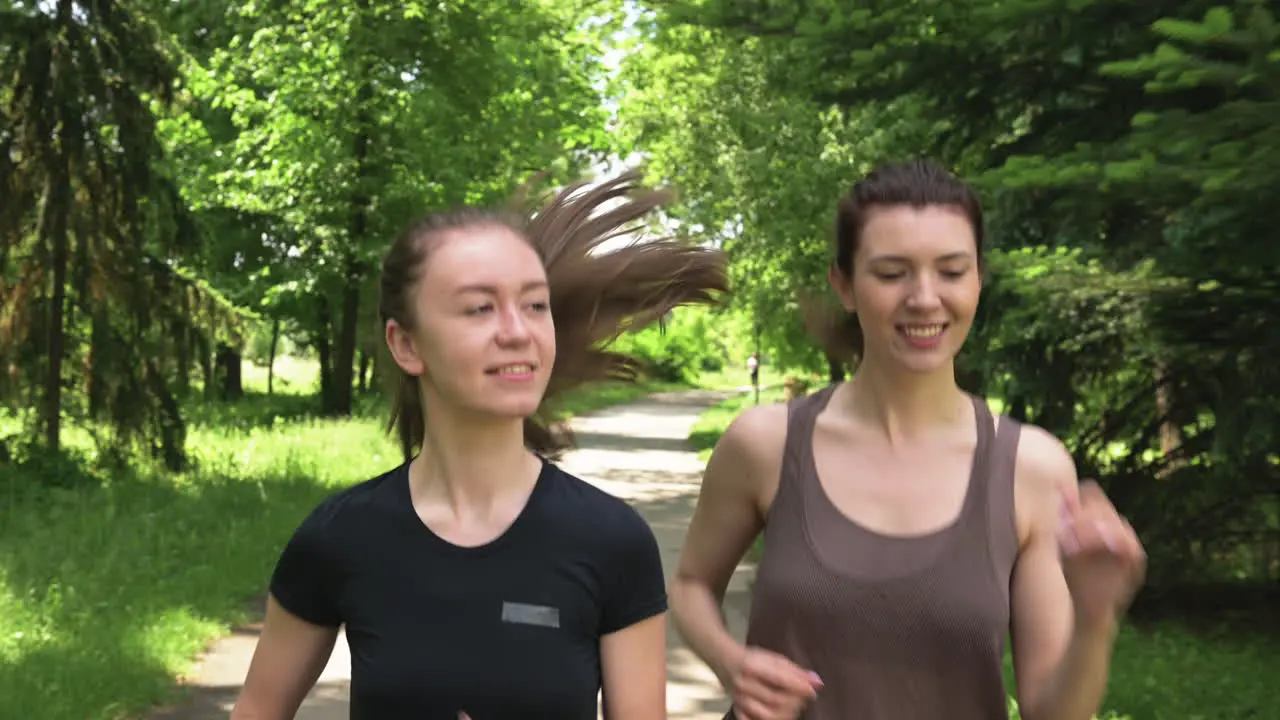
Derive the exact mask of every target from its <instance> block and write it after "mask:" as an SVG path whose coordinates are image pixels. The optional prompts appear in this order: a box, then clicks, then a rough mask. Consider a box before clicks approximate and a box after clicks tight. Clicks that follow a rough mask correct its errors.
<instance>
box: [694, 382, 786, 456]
mask: <svg viewBox="0 0 1280 720" xmlns="http://www.w3.org/2000/svg"><path fill="white" fill-rule="evenodd" d="M782 397H783V396H782V388H781V387H770V388H763V389H761V390H760V404H761V405H767V404H769V403H775V402H780V401H781V400H782ZM755 404H756V395H755V392H754V391H748V392H745V393H743V394H741V395H734V396H733V397H731V398H729V399H728V400H725V401H724V402H721V403H719V404H717V405H714V406H712V407H710V408H708V409H707V410H706V411H704V412H703V413H702V414H701V415H699V416H698V420H697V422H695V423H694V424H693V428H692V429H691V430H690V431H689V444H690V445H691V446H692V447H693V449H694V450H695V451H697V453H698V457H699V458H700V459H701V460H702V461H703V462H706V461H707V459H708V458H710V457H711V450H712V449H713V448H715V446H716V442H718V441H719V440H720V436H721V435H723V434H724V431H725V430H728V429H729V424H730V423H732V422H733V419H734V418H736V417H737V416H738V415H739V414H740V413H741V412H742V411H743V410H746V409H747V408H749V407H751V406H753V405H755Z"/></svg>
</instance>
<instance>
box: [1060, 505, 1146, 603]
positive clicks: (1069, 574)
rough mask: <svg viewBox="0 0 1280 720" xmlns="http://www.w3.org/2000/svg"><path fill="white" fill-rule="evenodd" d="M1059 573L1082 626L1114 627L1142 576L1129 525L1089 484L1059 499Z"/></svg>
mask: <svg viewBox="0 0 1280 720" xmlns="http://www.w3.org/2000/svg"><path fill="white" fill-rule="evenodd" d="M1058 545H1059V547H1060V548H1061V551H1062V569H1063V573H1064V574H1065V575H1066V579H1067V587H1068V588H1069V589H1070V590H1071V599H1072V601H1073V603H1074V605H1075V611H1076V621H1077V623H1082V624H1083V625H1084V626H1085V627H1088V628H1095V627H1108V628H1110V627H1115V625H1116V624H1117V623H1118V621H1119V618H1120V617H1121V616H1122V615H1123V614H1124V612H1125V611H1126V610H1127V609H1128V608H1129V603H1130V602H1131V601H1132V600H1133V596H1134V594H1135V593H1137V591H1138V588H1139V587H1140V586H1141V585H1142V580H1143V578H1144V576H1145V574H1146V567H1147V554H1146V552H1145V551H1144V550H1143V549H1142V543H1141V542H1140V541H1139V540H1138V535H1137V534H1136V533H1135V532H1134V531H1133V527H1132V526H1130V525H1129V522H1128V521H1127V520H1125V519H1124V518H1123V517H1121V516H1120V514H1119V513H1118V512H1116V509H1115V506H1113V505H1112V504H1111V501H1110V500H1109V499H1107V496H1106V493H1104V492H1103V491H1102V488H1101V487H1099V486H1098V483H1096V482H1094V481H1093V480H1085V481H1083V482H1081V483H1080V494H1079V497H1078V498H1076V497H1070V496H1068V495H1065V494H1064V495H1063V502H1062V506H1061V513H1060V517H1059V523H1058Z"/></svg>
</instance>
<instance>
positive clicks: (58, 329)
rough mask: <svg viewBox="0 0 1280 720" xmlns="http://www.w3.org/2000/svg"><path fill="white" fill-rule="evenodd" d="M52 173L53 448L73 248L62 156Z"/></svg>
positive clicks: (47, 206)
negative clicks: (70, 244) (71, 246)
mask: <svg viewBox="0 0 1280 720" xmlns="http://www.w3.org/2000/svg"><path fill="white" fill-rule="evenodd" d="M50 169H51V170H52V175H51V176H50V179H49V181H48V183H47V184H46V185H45V196H44V207H43V208H42V213H41V219H40V230H41V232H42V234H44V237H45V241H46V242H47V243H48V244H49V255H50V264H51V265H52V267H51V270H52V272H53V287H52V288H51V289H52V291H53V292H52V294H51V296H50V298H49V325H48V327H47V328H46V330H47V334H46V336H45V357H46V358H48V361H49V364H48V367H47V374H46V375H45V381H44V407H43V413H44V418H43V419H44V440H45V444H46V445H47V446H48V448H49V449H50V450H52V451H55V452H56V451H57V450H58V449H59V448H60V443H61V436H62V355H63V345H64V341H65V337H64V331H65V328H64V321H65V313H66V304H67V265H68V263H69V261H70V258H69V255H70V250H69V247H68V240H67V214H68V213H69V211H70V208H69V207H68V206H69V200H70V197H71V179H70V177H68V172H69V169H68V168H67V167H66V166H65V163H63V162H61V158H59V159H58V162H57V163H56V164H55V165H54V167H52V168H50Z"/></svg>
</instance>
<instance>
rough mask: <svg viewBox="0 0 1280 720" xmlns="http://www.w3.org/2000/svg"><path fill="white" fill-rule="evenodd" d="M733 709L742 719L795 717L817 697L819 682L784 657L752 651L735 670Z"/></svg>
mask: <svg viewBox="0 0 1280 720" xmlns="http://www.w3.org/2000/svg"><path fill="white" fill-rule="evenodd" d="M736 684H737V688H736V690H737V692H736V693H735V697H734V707H735V709H738V710H740V713H741V715H742V716H743V717H744V718H745V720H776V719H779V718H788V719H790V718H795V717H798V715H799V713H800V711H801V709H802V708H803V707H804V705H805V703H807V702H808V701H809V700H810V699H812V698H813V697H815V696H816V695H817V691H818V690H819V689H820V688H821V687H822V680H821V678H819V677H818V675H817V674H816V673H813V672H810V671H808V670H805V669H803V668H801V667H799V666H797V665H796V664H795V663H793V662H791V661H790V660H788V659H787V658H785V657H783V656H781V655H778V654H776V653H771V652H768V651H764V650H760V649H759V648H752V649H751V650H750V651H749V652H748V653H747V654H746V656H745V657H744V658H743V662H742V666H741V668H740V669H739V680H738V682H737V683H736Z"/></svg>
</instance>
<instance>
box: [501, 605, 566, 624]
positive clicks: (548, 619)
mask: <svg viewBox="0 0 1280 720" xmlns="http://www.w3.org/2000/svg"><path fill="white" fill-rule="evenodd" d="M502 622H509V623H517V624H520V625H541V626H542V627H549V628H558V627H560V609H559V608H553V607H547V606H545V605H528V604H526V603H516V602H504V603H502Z"/></svg>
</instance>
